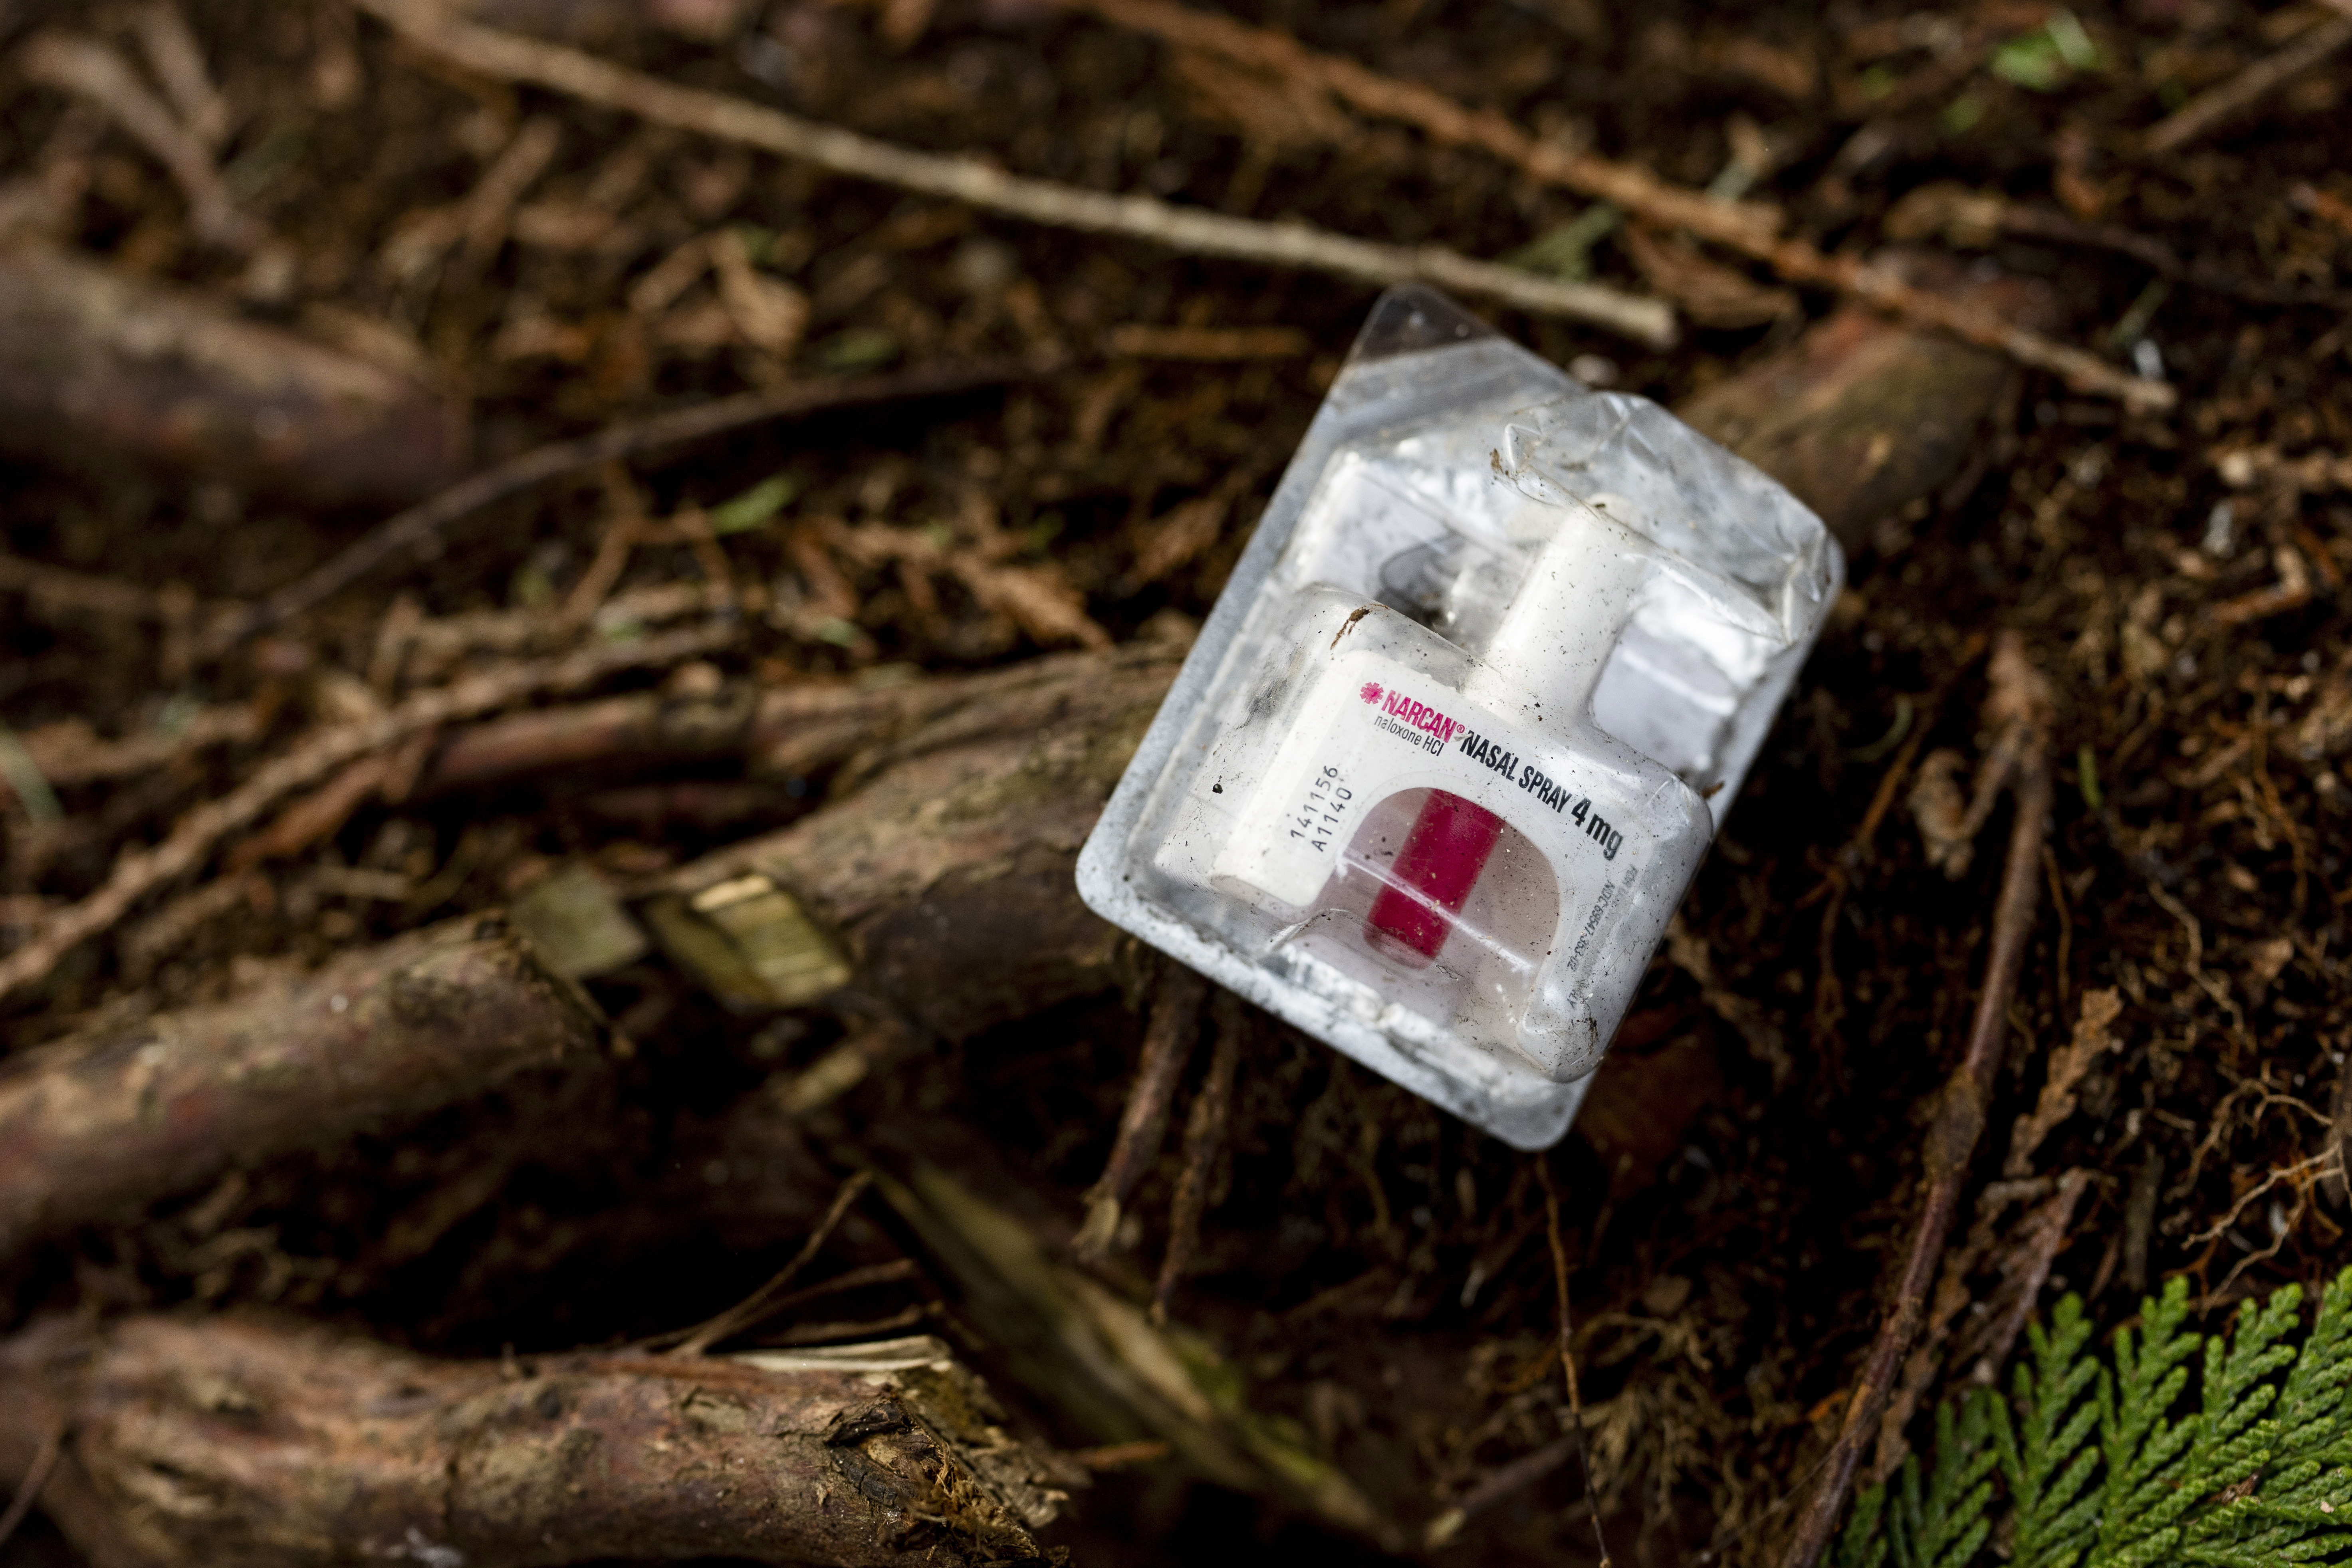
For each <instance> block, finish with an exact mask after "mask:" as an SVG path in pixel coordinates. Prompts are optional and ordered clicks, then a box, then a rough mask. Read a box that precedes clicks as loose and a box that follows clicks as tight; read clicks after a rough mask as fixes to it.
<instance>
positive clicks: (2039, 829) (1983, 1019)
mask: <svg viewBox="0 0 2352 1568" xmlns="http://www.w3.org/2000/svg"><path fill="white" fill-rule="evenodd" d="M2010 636H2011V637H2012V638H2013V637H2014V634H2010ZM2022 658H2023V656H2022V652H2021V649H2019V648H2018V647H2016V646H2015V644H2014V643H2013V642H2012V643H2011V646H2010V647H2005V648H2002V649H2000V650H1997V651H1996V653H1995V655H1994V690H1993V696H1992V698H1991V700H1989V701H1988V703H1987V705H1986V707H1987V717H1988V718H1994V717H2000V718H2001V719H2003V720H2005V721H2006V722H2005V724H2004V729H2005V730H2006V731H2009V733H2007V734H2005V735H2004V736H2003V738H2002V739H2003V742H2007V743H2006V744H2005V745H2004V744H2003V743H2002V742H1996V746H1995V752H2001V753H2005V754H2006V757H2007V762H2006V764H2005V769H2004V772H2005V776H2006V779H2007V782H2008V784H2009V788H2010V790H2011V795H2012V798H2013V801H2014V805H2015V811H2016V816H2015V817H2014V818H2013V820H2012V821H2011V825H2010V832H2009V853H2008V856H2007V858H2006V859H2005V860H2004V862H2003V864H2002V866H2001V875H2000V893H1999V894H1998V895H1997V896H1996V898H1995V900H1994V903H1993V920H1992V943H1991V950H1990V952H1989V954H1988V955H1987V957H1986V959H1985V973H1984V983H1983V985H1982V988H1981V989H1980V990H1979V992H1978V994H1977V1007H1976V1013H1975V1016H1973V1017H1972V1018H1971V1019H1970V1021H1969V1037H1968V1044H1967V1047H1966V1049H1965V1050H1964V1052H1963V1053H1962V1055H1961V1058H1960V1062H1959V1065H1958V1067H1956V1068H1953V1069H1952V1074H1951V1077H1950V1078H1949V1079H1947V1080H1946V1081H1945V1084H1944V1088H1943V1091H1942V1093H1941V1095H1940V1096H1939V1098H1938V1100H1937V1106H1936V1110H1935V1116H1934V1120H1933V1121H1931V1122H1930V1123H1929V1125H1928V1128H1927V1147H1926V1150H1925V1160H1924V1163H1925V1170H1924V1172H1923V1174H1924V1177H1925V1188H1924V1191H1923V1192H1922V1194H1921V1196H1920V1199H1919V1208H1918V1217H1917V1219H1916V1221H1915V1222H1914V1224H1913V1226H1912V1231H1911V1238H1910V1242H1909V1244H1908V1245H1907V1246H1906V1247H1905V1249H1904V1254H1903V1264H1902V1268H1901V1271H1900V1272H1899V1273H1898V1274H1897V1275H1896V1276H1895V1285H1894V1300H1893V1301H1892V1302H1891V1304H1890V1305H1889V1306H1888V1308H1887V1310H1886V1315H1885V1317H1884V1318H1883V1319H1882V1320H1881V1321H1880V1323H1879V1327H1878V1334H1877V1337H1876V1338H1875V1339H1874V1340H1873V1341H1872V1342H1871V1346H1870V1351H1869V1352H1868V1354H1867V1355H1866V1356H1865V1357H1864V1361H1863V1367H1862V1373H1861V1375H1860V1377H1859V1378H1858V1379H1857V1380H1856V1383H1855V1385H1854V1390H1853V1394H1852V1395H1851V1397H1849V1398H1848V1400H1847V1401H1846V1408H1845V1416H1844V1419H1843V1422H1842V1423H1841V1424H1840V1426H1839V1428H1838V1435H1837V1437H1836V1440H1835V1441H1834V1442H1832V1444H1831V1446H1830V1451H1829V1454H1828V1456H1827V1457H1826V1458H1824V1459H1823V1460H1822V1468H1821V1479H1820V1481H1819V1482H1818V1483H1817V1484H1816V1485H1815V1487H1814V1489H1813V1491H1812V1492H1811V1495H1810V1496H1809V1497H1808V1498H1807V1499H1806V1500H1805V1506H1804V1510H1803V1511H1802V1512H1801V1513H1800V1514H1799V1515H1798V1518H1797V1525H1796V1530H1795V1533H1794V1534H1793V1535H1792V1536H1791V1537H1790V1542H1789V1546H1788V1549H1787V1551H1786V1552H1784V1553H1783V1555H1782V1556H1781V1559H1780V1563H1781V1568H1813V1563H1815V1562H1816V1561H1818V1560H1819V1558H1820V1557H1821V1554H1822V1551H1823V1550H1824V1549H1825V1548H1826V1547H1827V1546H1828V1544H1829V1539H1830V1535H1831V1532H1832V1531H1834V1530H1835V1529H1836V1527H1837V1521H1838V1519H1839V1516H1840V1515H1841V1514H1843V1512H1844V1511H1845V1504H1846V1500H1847V1498H1848V1497H1849V1496H1850V1495H1851V1494H1852V1492H1853V1477H1854V1471H1855V1469H1856V1468H1858V1467H1859V1465H1860V1463H1861V1460H1862V1454H1863V1449H1864V1446H1865V1445H1867V1444H1868V1443H1869V1442H1870V1440H1871V1439H1872V1438H1873V1437H1874V1436H1875V1435H1876V1433H1877V1429H1878V1425H1879V1418H1880V1416H1881V1415H1883V1414H1884V1412H1885V1408H1886V1403H1887V1400H1888V1398H1889V1397H1890V1395H1891V1394H1892V1393H1893V1390H1894V1385H1895V1373H1896V1371H1897V1370H1898V1369H1899V1368H1900V1367H1901V1366H1902V1364H1903V1358H1904V1356H1905V1355H1906V1353H1907V1352H1909V1350H1910V1348H1911V1342H1912V1340H1913V1339H1914V1338H1916V1336H1917V1334H1918V1332H1919V1327H1920V1324H1921V1323H1922V1322H1923V1321H1925V1320H1926V1318H1927V1308H1928V1304H1929V1295H1930V1293H1931V1292H1932V1290H1933V1289H1934V1288H1935V1284H1936V1275H1937V1269H1938V1268H1939V1267H1940V1266H1941V1264H1942V1261H1943V1256H1944V1243H1945V1240H1946V1238H1947V1237H1948V1236H1949V1235H1950V1233H1951V1228H1952V1221H1953V1218H1954V1217H1955V1216H1956V1215H1958V1213H1959V1207H1960V1195H1961V1191H1962V1189H1963V1188H1964V1187H1965V1185H1966V1184H1967V1181H1968V1173H1969V1161H1970V1159H1971V1158H1972V1157H1973V1156H1974V1155H1975V1153H1976V1146H1977V1140H1978V1138H1979V1135H1981V1134H1982V1132H1983V1131H1984V1124H1985V1118H1986V1113H1987V1108H1988V1106H1989V1105H1990V1100H1991V1098H1992V1086H1993V1077H1994V1074H1995V1073H1997V1072H1998V1071H1999V1070H2000V1061H2001V1051H2002V1047H2003V1046H2004V1044H2005V1043H2006V1041H2007V1040H2008V1037H2009V1007H2010V1002H2011V998H2012V997H2013V996H2014V995H2015V994H2016V992H2017V977H2018V974H2019V972H2020V971H2021V969H2022V968H2023V967H2024V963H2025V945H2026V942H2028V941H2029V940H2030V939H2031V938H2032V934H2033V915H2034V906H2035V904H2036V902H2037V901H2038V900H2039V898H2040V895H2041V889H2042V843H2043V840H2044V839H2045V837H2047V836H2048V833H2049V827H2050V804H2051V785H2050V763H2049V757H2048V755H2047V746H2048V739H2047V734H2046V730H2045V726H2046V724H2047V722H2048V713H2047V710H2046V707H2044V706H2043V704H2044V703H2046V700H2047V698H2046V693H2038V692H2037V691H2036V687H2037V686H2038V680H2039V678H2038V676H2036V675H2035V674H2034V673H2033V672H2032V670H2031V668H2030V667H2027V666H2025V665H2023V663H2022ZM2004 667H2007V668H2008V671H2009V675H2008V679H2007V683H2008V684H2011V685H2013V686H2015V687H2016V688H2018V689H2014V690H2011V691H2007V692H2004V690H2003V686H2004V684H2005V680H2004ZM1987 787H1988V788H1990V787H1993V785H1992V784H1988V785H1987Z"/></svg>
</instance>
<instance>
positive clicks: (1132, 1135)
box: [1070, 964, 1208, 1258]
mask: <svg viewBox="0 0 2352 1568" xmlns="http://www.w3.org/2000/svg"><path fill="white" fill-rule="evenodd" d="M1207 990H1208V986H1207V983H1206V982H1204V981H1203V980H1202V978H1201V977H1200V975H1199V974H1197V973H1194V972H1193V971H1192V970H1190V969H1187V968H1185V967H1184V966H1183V965H1182V964H1170V965H1168V966H1166V967H1165V968H1163V969H1162V970H1161V971H1160V983H1159V984H1158V986H1157V987H1156V988H1155V990H1154V992H1153V994H1152V998H1151V1020H1150V1023H1149V1024H1147V1025H1145V1026H1144V1030H1143V1054H1142V1057H1141V1058H1140V1059H1139V1061H1138V1062H1137V1063H1136V1067H1135V1082H1134V1083H1133V1084H1132V1085H1130V1086H1129V1089H1128V1091H1127V1106H1126V1109H1124V1110H1121V1111H1120V1112H1119V1118H1118V1138H1117V1140H1116V1141H1114V1142H1112V1144H1111V1147H1110V1159H1109V1160H1108V1162H1106V1163H1104V1165H1103V1173H1102V1175H1101V1177H1100V1178H1099V1179H1098V1180H1097V1182H1096V1183H1095V1184H1094V1185H1093V1186H1092V1187H1091V1188H1089V1189H1088V1190H1087V1218H1086V1223H1085V1224H1084V1225H1081V1226H1079V1227H1078V1234H1077V1236H1076V1238H1074V1239H1073V1240H1072V1241H1071V1243H1070V1250H1071V1251H1072V1252H1073V1253H1075V1254H1076V1256H1078V1257H1079V1258H1101V1257H1103V1256H1104V1255H1105V1254H1107V1253H1108V1252H1109V1250H1110V1248H1111V1244H1112V1242H1113V1240H1114V1239H1115V1238H1116V1237H1118V1222H1119V1215H1120V1214H1121V1205H1124V1204H1125V1203H1126V1202H1127V1194H1129V1193H1131V1192H1133V1191H1134V1190H1135V1184H1136V1183H1138V1182H1139V1181H1141V1180H1142V1179H1143V1173H1144V1172H1146V1171H1147V1170H1150V1168H1151V1162H1152V1161H1153V1160H1154V1159H1156V1158H1157V1157H1158V1156H1159V1153H1160V1138H1161V1136H1162V1135H1163V1134H1164V1133H1165V1132H1166V1131H1167V1130H1168V1110H1169V1105H1170V1102H1171V1100H1174V1099H1175V1096H1176V1080H1177V1079H1179V1078H1181V1077H1182V1076H1183V1072H1184V1064H1185V1063H1186V1062H1187V1061H1189V1060H1191V1059H1192V1042H1193V1040H1194V1039H1195V1038H1196V1037H1197V1036H1198V1034H1199V1028H1200V1016H1201V999H1202V996H1203V995H1205V994H1207Z"/></svg>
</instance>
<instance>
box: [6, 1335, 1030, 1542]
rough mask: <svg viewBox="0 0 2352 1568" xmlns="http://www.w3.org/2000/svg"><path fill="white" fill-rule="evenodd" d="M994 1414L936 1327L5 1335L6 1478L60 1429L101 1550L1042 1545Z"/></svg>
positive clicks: (75, 1533) (79, 1508) (85, 1525)
mask: <svg viewBox="0 0 2352 1568" xmlns="http://www.w3.org/2000/svg"><path fill="white" fill-rule="evenodd" d="M999 1418H1000V1417H998V1416H997V1415H996V1412H995V1409H994V1406H993V1405H992V1402H991V1400H990V1398H989V1396H988V1393H987V1391H986V1389H985V1388H984V1387H983V1386H982V1384H981V1383H980V1382H979V1380H978V1379H977V1378H975V1377H974V1376H973V1375H972V1374H971V1373H969V1372H967V1371H966V1370H965V1369H964V1368H963V1367H962V1366H961V1365H960V1364H958V1363H956V1362H955V1361H954V1359H953V1358H952V1357H951V1356H950V1353H949V1352H948V1350H947V1347H946V1346H944V1345H943V1344H941V1343H940V1342H939V1341H937V1340H933V1339H926V1338H917V1339H909V1340H897V1341H888V1342H877V1343H870V1344H861V1345H842V1346H835V1347H831V1348H828V1349H825V1350H821V1351H809V1352H769V1353H764V1354H758V1355H752V1356H745V1357H737V1358H704V1357H680V1356H646V1355H630V1354H620V1355H601V1356H600V1355H589V1356H565V1357H554V1358H544V1359H539V1358H534V1359H533V1360H531V1361H529V1362H516V1361H513V1360H509V1361H506V1362H503V1363H501V1362H452V1361H437V1360H434V1359H431V1358H428V1357H425V1356H420V1355H415V1354H413V1353H411V1352H405V1351H402V1350H398V1349H395V1348H394V1347H392V1346H389V1345H385V1344H381V1343H377V1342H373V1341H368V1340H363V1339H357V1338H352V1337H349V1336H346V1335H342V1334H338V1333H335V1332H332V1331H326V1330H320V1329H317V1328H311V1327H307V1326H303V1325H299V1324H297V1323H294V1322H292V1321H287V1320H282V1319H274V1318H247V1317H236V1318H226V1319H215V1320H211V1321H195V1322H190V1321H178V1320H173V1319H168V1318H162V1317H139V1318H131V1319H128V1320H124V1321H118V1322H115V1323H112V1324H110V1325H108V1326H107V1327H105V1328H104V1329H102V1330H98V1331H92V1330H89V1329H88V1328H86V1327H85V1326H83V1325H81V1324H79V1323H77V1322H74V1321H68V1320H65V1319H49V1320H45V1321H41V1322H38V1323H37V1324H35V1325H34V1326H33V1327H31V1328H30V1329H28V1330H26V1331H25V1332H23V1333H21V1334H19V1335H18V1336H17V1337H16V1339H14V1340H12V1341H9V1342H6V1343H5V1345H0V1476H5V1477H6V1478H8V1479H9V1480H10V1481H11V1482H14V1481H16V1479H18V1478H21V1477H24V1476H26V1473H27V1472H28V1470H30V1469H31V1468H32V1466H33V1465H34V1464H35V1462H36V1459H37V1457H38V1455H39V1452H40V1450H41V1448H42V1447H43V1446H44V1444H45V1443H48V1442H52V1441H54V1440H55V1438H56V1435H57V1434H58V1433H65V1434H67V1436H65V1438H64V1440H63V1444H62V1453H61V1457H60V1458H59V1459H58V1463H57V1464H56V1467H55V1468H54V1470H53V1471H52V1472H51V1474H50V1475H49V1477H48V1478H47V1484H46V1486H44V1487H43V1488H42V1490H41V1503H42V1506H43V1508H44V1509H46V1510H47V1512H48V1514H49V1516H50V1517H51V1518H52V1519H53V1520H55V1521H57V1523H58V1527H59V1528H60V1529H61V1530H62V1531H64V1532H65V1534H66V1536H67V1537H68V1540H70V1541H71V1542H73V1544H74V1545H75V1547H76V1548H77V1549H79V1551H80V1552H81V1553H82V1554H83V1555H84V1556H85V1557H86V1558H87V1559H88V1560H89V1562H90V1563H91V1564H93V1568H177V1565H181V1564H186V1565H190V1568H193V1565H194V1564H198V1563H246V1564H250V1565H253V1568H310V1565H312V1564H318V1565H321V1568H323V1565H324V1564H328V1563H343V1562H350V1561H352V1560H353V1559H354V1558H355V1557H357V1558H402V1557H407V1558H413V1559H415V1561H417V1562H420V1563H428V1564H457V1563H500V1564H512V1565H517V1568H520V1565H525V1564H534V1563H577V1562H586V1561H593V1560H597V1559H604V1558H629V1559H635V1560H640V1561H644V1560H662V1559H677V1558H701V1557H732V1558H744V1559H751V1560H753V1561H758V1562H772V1563H803V1562H814V1563H843V1564H852V1565H856V1568H869V1565H870V1568H884V1565H887V1564H899V1563H907V1564H913V1563H925V1564H958V1563H1032V1562H1042V1561H1045V1560H1046V1559H1045V1556H1044V1554H1043V1553H1041V1552H1039V1550H1038V1548H1037V1546H1036V1543H1035V1542H1034V1540H1032V1538H1031V1536H1030V1534H1029V1531H1031V1530H1032V1529H1034V1528H1035V1527H1038V1526H1041V1525H1043V1524H1045V1523H1046V1522H1048V1521H1051V1520H1052V1519H1053V1518H1054V1516H1055V1511H1056V1509H1057V1506H1058V1504H1059V1503H1060V1501H1061V1494H1060V1493H1059V1492H1057V1491H1055V1489H1053V1487H1052V1485H1051V1478H1050V1472H1049V1470H1048V1468H1047V1462H1046V1460H1045V1458H1043V1457H1042V1456H1040V1455H1038V1454H1036V1453H1035V1452H1034V1451H1033V1450H1030V1449H1027V1448H1024V1447H1022V1446H1020V1445H1019V1444H1018V1443H1016V1442H1014V1441H1013V1439H1011V1438H1009V1437H1008V1436H1005V1435H1004V1433H1003V1431H1002V1430H1001V1429H1000V1428H999V1427H998V1426H995V1425H993V1422H994V1421H995V1420H996V1419H999ZM357 1477H364V1478H365V1480H364V1482H363V1483H362V1484H357V1485H355V1484H353V1483H354V1478H357Z"/></svg>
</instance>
